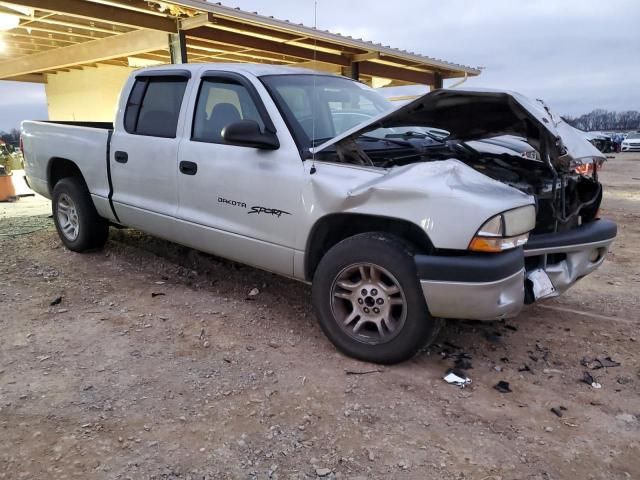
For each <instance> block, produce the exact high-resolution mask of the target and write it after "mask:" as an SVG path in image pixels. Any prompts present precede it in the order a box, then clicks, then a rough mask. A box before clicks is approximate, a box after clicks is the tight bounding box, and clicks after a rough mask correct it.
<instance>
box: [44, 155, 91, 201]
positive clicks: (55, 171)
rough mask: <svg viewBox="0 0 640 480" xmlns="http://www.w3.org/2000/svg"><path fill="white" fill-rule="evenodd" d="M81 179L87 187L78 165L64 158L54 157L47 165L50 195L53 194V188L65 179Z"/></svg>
mask: <svg viewBox="0 0 640 480" xmlns="http://www.w3.org/2000/svg"><path fill="white" fill-rule="evenodd" d="M69 177H74V178H80V179H81V180H82V181H83V182H84V183H85V185H86V181H85V179H84V176H83V175H82V172H81V171H80V168H79V167H78V165H77V164H76V163H75V162H73V161H72V160H69V159H68V158H63V157H52V158H51V159H49V163H48V164H47V187H48V188H49V193H50V194H53V188H54V187H55V186H56V183H58V182H59V181H60V180H62V179H63V178H69Z"/></svg>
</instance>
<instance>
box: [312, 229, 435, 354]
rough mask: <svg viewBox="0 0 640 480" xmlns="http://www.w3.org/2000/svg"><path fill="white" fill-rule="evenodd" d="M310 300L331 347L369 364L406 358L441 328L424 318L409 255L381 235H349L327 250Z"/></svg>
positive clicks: (400, 244)
mask: <svg viewBox="0 0 640 480" xmlns="http://www.w3.org/2000/svg"><path fill="white" fill-rule="evenodd" d="M312 297H313V305H314V308H315V311H316V315H317V317H318V321H319V323H320V326H321V327H322V329H323V331H324V332H325V334H326V335H327V337H328V338H329V339H330V340H331V342H332V343H333V344H334V345H335V346H336V347H337V348H338V349H339V350H341V351H342V352H343V353H345V354H347V355H349V356H351V357H355V358H358V359H360V360H365V361H369V362H375V363H384V364H391V363H397V362H401V361H403V360H406V359H408V358H410V357H412V356H413V355H414V354H415V353H416V352H417V351H418V350H419V349H420V348H421V347H423V346H424V345H426V344H427V343H429V342H430V341H433V340H434V339H435V337H436V335H437V333H438V331H439V329H440V327H441V325H442V321H441V320H440V319H436V318H434V317H432V316H431V315H430V314H429V310H428V308H427V305H426V303H425V300H424V295H423V293H422V289H421V288H420V282H419V281H418V277H417V273H416V267H415V263H414V260H413V256H412V255H411V253H410V252H409V251H408V250H407V248H406V246H405V245H404V243H403V242H402V241H400V240H399V239H397V238H395V237H392V236H390V235H386V234H383V233H364V234H360V235H355V236H353V237H350V238H347V239H346V240H343V241H342V242H340V243H338V244H337V245H335V246H334V247H333V248H331V250H329V251H328V252H327V253H326V254H325V256H324V257H323V258H322V260H321V261H320V264H319V265H318V268H317V270H316V273H315V275H314V280H313V291H312Z"/></svg>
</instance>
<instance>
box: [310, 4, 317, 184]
mask: <svg viewBox="0 0 640 480" xmlns="http://www.w3.org/2000/svg"><path fill="white" fill-rule="evenodd" d="M313 29H314V30H317V29H318V0H314V1H313ZM317 44H318V39H317V36H315V35H314V37H313V69H314V71H313V93H312V95H311V148H312V149H313V152H312V153H311V169H310V170H309V174H310V175H313V174H314V173H316V112H315V108H316V99H317V98H318V92H317V90H316V72H315V68H316V63H317V61H316V59H317V51H318V50H317V46H318V45H317Z"/></svg>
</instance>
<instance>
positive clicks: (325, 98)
mask: <svg viewBox="0 0 640 480" xmlns="http://www.w3.org/2000/svg"><path fill="white" fill-rule="evenodd" d="M261 80H262V81H263V82H264V84H265V85H266V86H267V88H268V89H269V90H270V93H271V95H272V96H273V98H274V101H275V102H276V103H277V104H278V107H279V108H280V110H281V112H282V114H283V115H284V116H285V119H286V120H287V122H288V123H289V125H290V128H291V129H292V130H293V132H294V135H295V136H296V137H297V140H298V142H299V144H300V146H302V147H303V148H309V147H311V145H312V143H313V144H314V145H318V144H320V143H322V142H323V141H326V140H328V139H330V138H333V137H335V136H336V135H339V134H341V133H343V132H346V131H347V130H349V129H350V128H352V127H355V126H356V125H358V124H360V123H362V122H364V121H366V120H368V119H369V118H371V117H374V116H376V115H379V114H380V113H383V112H386V111H389V110H392V109H393V108H394V106H393V104H392V103H391V102H389V101H388V100H387V99H386V98H384V97H383V96H382V95H380V94H379V93H378V92H376V91H375V90H373V89H372V88H369V87H367V86H366V85H364V84H362V83H359V82H355V81H353V80H349V79H347V78H340V77H335V76H329V75H322V74H320V75H312V74H309V75H306V74H300V75H268V76H264V77H261ZM383 136H384V135H383ZM312 139H313V141H312Z"/></svg>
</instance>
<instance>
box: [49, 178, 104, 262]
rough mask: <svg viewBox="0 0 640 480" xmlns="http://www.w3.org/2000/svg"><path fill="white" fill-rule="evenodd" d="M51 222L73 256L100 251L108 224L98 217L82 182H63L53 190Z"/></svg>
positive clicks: (70, 180) (57, 184)
mask: <svg viewBox="0 0 640 480" xmlns="http://www.w3.org/2000/svg"><path fill="white" fill-rule="evenodd" d="M52 209H53V221H54V223H55V225H56V230H57V231H58V235H59V236H60V239H61V240H62V243H64V245H65V246H66V247H67V248H68V249H69V250H73V251H74V252H85V251H87V250H93V249H96V248H101V247H102V246H104V244H105V243H106V241H107V238H108V236H109V222H108V221H107V220H105V219H104V218H102V217H101V216H100V215H98V212H97V211H96V208H95V206H94V205H93V201H92V200H91V195H90V194H89V190H88V189H87V186H86V184H85V183H84V181H83V180H82V179H81V178H77V177H67V178H63V179H61V180H60V181H58V183H56V185H55V187H53V198H52Z"/></svg>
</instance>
